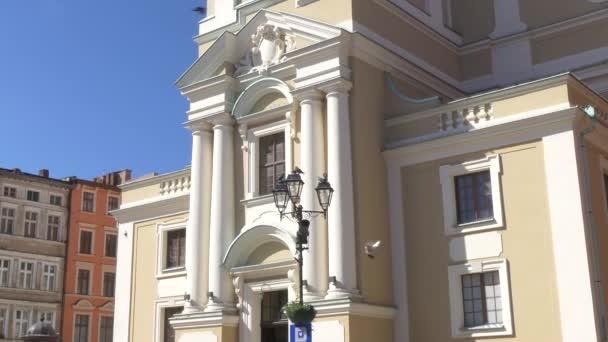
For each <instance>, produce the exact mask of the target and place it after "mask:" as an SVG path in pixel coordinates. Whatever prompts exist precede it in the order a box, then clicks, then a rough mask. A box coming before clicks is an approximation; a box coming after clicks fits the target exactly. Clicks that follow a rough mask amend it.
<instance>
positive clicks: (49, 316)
mask: <svg viewBox="0 0 608 342" xmlns="http://www.w3.org/2000/svg"><path fill="white" fill-rule="evenodd" d="M40 317H41V318H42V319H44V321H45V322H49V323H51V325H53V327H55V312H53V311H43V312H41V313H40Z"/></svg>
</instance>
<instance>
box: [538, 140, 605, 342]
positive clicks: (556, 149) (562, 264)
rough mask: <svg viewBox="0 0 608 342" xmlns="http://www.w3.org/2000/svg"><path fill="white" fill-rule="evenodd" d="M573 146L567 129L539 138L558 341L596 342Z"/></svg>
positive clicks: (588, 261) (588, 262) (574, 147)
mask: <svg viewBox="0 0 608 342" xmlns="http://www.w3.org/2000/svg"><path fill="white" fill-rule="evenodd" d="M577 148H578V145H577V137H576V136H575V134H574V132H573V131H566V132H563V133H558V134H554V135H550V136H546V137H544V138H543V151H544V161H545V175H546V182H547V198H548V199H549V216H550V218H551V233H552V237H553V239H552V242H553V258H554V261H555V273H556V279H557V297H558V299H559V313H560V317H561V335H562V341H563V342H575V341H597V340H598V338H597V329H596V326H595V322H596V320H595V317H594V305H593V285H592V283H591V271H590V265H591V260H589V256H590V252H589V250H588V247H587V241H586V236H585V229H586V227H585V218H584V209H583V200H582V198H581V197H582V196H583V193H584V192H583V191H584V190H583V189H582V188H581V185H580V182H579V180H580V175H579V170H578V165H579V156H578V152H577Z"/></svg>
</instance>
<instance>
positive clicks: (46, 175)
mask: <svg viewBox="0 0 608 342" xmlns="http://www.w3.org/2000/svg"><path fill="white" fill-rule="evenodd" d="M38 176H40V177H44V178H49V170H47V169H40V171H38Z"/></svg>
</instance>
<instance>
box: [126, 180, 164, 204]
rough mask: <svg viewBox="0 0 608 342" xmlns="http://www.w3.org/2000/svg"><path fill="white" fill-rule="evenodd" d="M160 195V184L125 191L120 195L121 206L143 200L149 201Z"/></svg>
mask: <svg viewBox="0 0 608 342" xmlns="http://www.w3.org/2000/svg"><path fill="white" fill-rule="evenodd" d="M159 193H160V184H159V183H156V184H152V185H148V186H143V187H139V188H136V189H132V190H125V191H123V192H122V194H121V204H123V205H124V204H128V203H131V202H137V201H141V200H145V199H150V198H154V197H156V196H158V195H159Z"/></svg>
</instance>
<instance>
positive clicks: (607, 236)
mask: <svg viewBox="0 0 608 342" xmlns="http://www.w3.org/2000/svg"><path fill="white" fill-rule="evenodd" d="M606 146H608V139H607V140H606V141H605V146H604V150H603V151H602V150H601V149H600V148H598V147H597V146H594V145H592V144H589V143H588V144H587V160H588V162H589V175H588V176H589V182H590V187H591V206H592V207H591V209H592V210H593V217H594V223H595V229H596V230H597V241H598V243H597V245H598V247H599V248H598V249H599V251H598V252H599V257H600V265H599V267H600V272H601V279H602V287H603V291H604V303H605V304H604V305H606V307H608V203H607V202H606V195H607V194H605V193H604V192H605V188H604V181H603V172H602V169H601V167H600V160H601V158H602V157H603V158H604V159H606V160H608V152H607V150H608V148H606ZM607 172H608V170H607Z"/></svg>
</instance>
